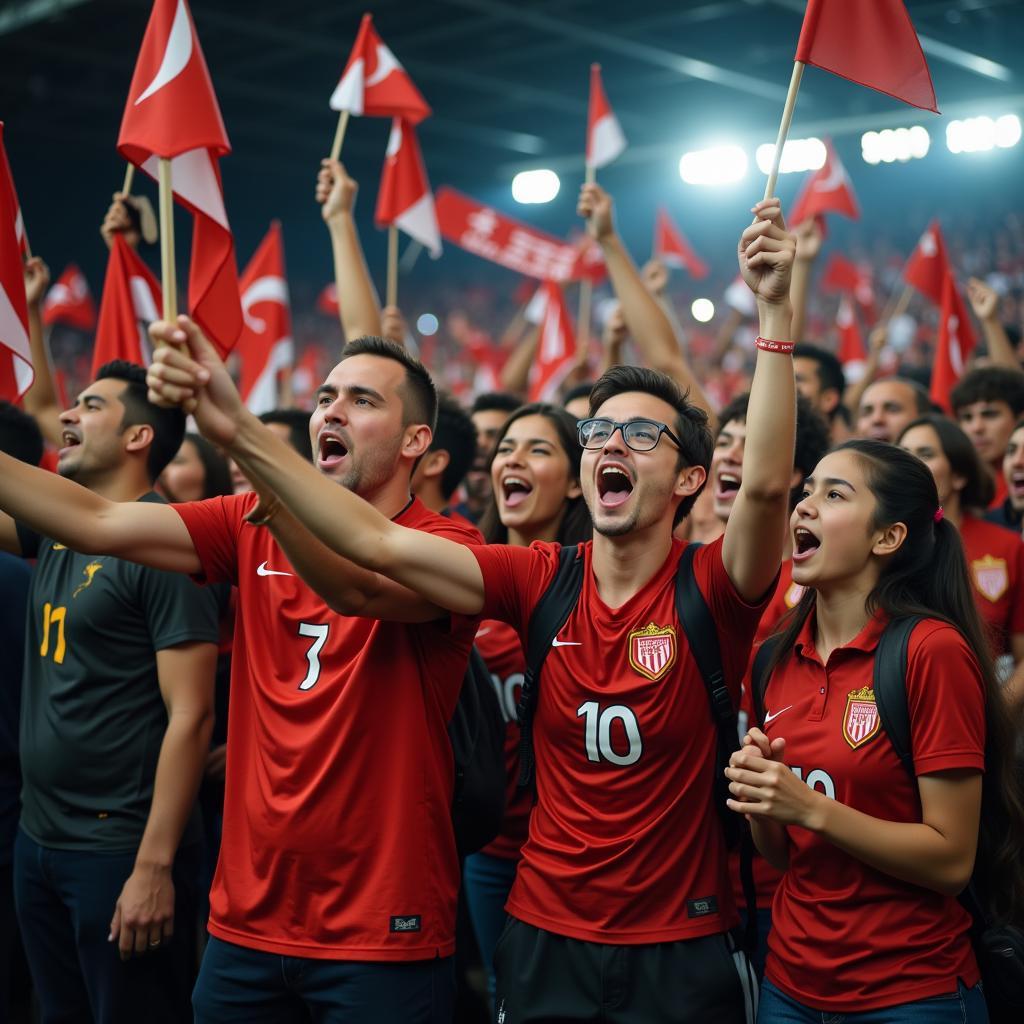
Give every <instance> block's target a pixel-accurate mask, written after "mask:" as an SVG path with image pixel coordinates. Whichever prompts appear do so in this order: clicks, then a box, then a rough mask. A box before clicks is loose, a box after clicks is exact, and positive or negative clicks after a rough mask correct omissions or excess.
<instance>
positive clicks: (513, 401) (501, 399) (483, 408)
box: [469, 391, 523, 416]
mask: <svg viewBox="0 0 1024 1024" xmlns="http://www.w3.org/2000/svg"><path fill="white" fill-rule="evenodd" d="M522 404H523V402H522V399H520V398H516V396H515V395H513V394H512V393H511V392H509V391H485V392H483V394H480V395H477V396H476V398H474V399H473V405H472V406H471V407H470V410H469V414H470V416H472V415H473V413H475V412H515V411H516V409H518V408H519V406H521V405H522Z"/></svg>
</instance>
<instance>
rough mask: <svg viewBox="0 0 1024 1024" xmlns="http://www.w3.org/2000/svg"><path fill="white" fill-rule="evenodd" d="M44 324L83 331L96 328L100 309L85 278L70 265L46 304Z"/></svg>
mask: <svg viewBox="0 0 1024 1024" xmlns="http://www.w3.org/2000/svg"><path fill="white" fill-rule="evenodd" d="M43 323H44V324H46V325H47V326H48V327H49V326H50V325H52V324H67V325H68V326H69V327H77V328H78V329H79V330H80V331H91V330H92V329H93V327H95V326H96V306H95V304H94V303H93V301H92V294H91V293H90V292H89V283H88V282H87V281H86V279H85V274H83V273H82V272H81V270H79V269H78V267H76V266H75V264H74V263H69V264H68V265H67V267H66V268H65V269H64V273H63V274H61V275H60V277H58V278H57V280H56V282H55V283H54V285H53V287H52V288H51V289H50V290H49V291H48V292H47V293H46V298H45V299H44V300H43Z"/></svg>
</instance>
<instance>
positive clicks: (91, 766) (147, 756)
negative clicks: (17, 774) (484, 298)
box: [18, 494, 218, 850]
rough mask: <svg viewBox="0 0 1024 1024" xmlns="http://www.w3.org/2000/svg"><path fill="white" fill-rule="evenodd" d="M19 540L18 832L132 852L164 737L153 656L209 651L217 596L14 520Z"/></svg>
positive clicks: (53, 842)
mask: <svg viewBox="0 0 1024 1024" xmlns="http://www.w3.org/2000/svg"><path fill="white" fill-rule="evenodd" d="M140 500H141V501H160V500H161V499H160V498H159V497H158V496H157V495H156V494H147V495H145V496H144V497H143V498H141V499H140ZM18 539H19V541H20V542H21V549H22V554H23V555H24V556H25V557H26V558H37V559H38V563H37V566H36V571H35V575H34V577H33V580H32V589H31V592H30V594H29V603H28V622H27V627H26V631H25V671H24V686H23V689H22V705H21V772H22V780H23V788H22V794H21V801H22V812H21V827H22V828H23V829H24V830H25V831H26V832H27V833H28V834H29V835H30V836H31V837H32V838H33V839H34V840H36V842H38V843H40V844H41V845H43V846H50V847H55V848H58V849H67V850H83V849H88V850H96V849H104V850H134V849H136V848H137V847H138V845H139V841H140V840H141V838H142V833H143V830H144V829H145V826H146V819H147V817H148V815H149V806H150V802H151V801H152V798H153V780H154V776H155V775H156V763H157V758H158V756H159V753H160V745H161V743H162V742H163V737H164V732H165V731H166V729H167V710H166V708H165V706H164V702H163V698H162V697H161V695H160V687H159V684H158V681H157V671H156V652H157V651H161V650H164V649H165V648H168V647H174V646H177V645H178V644H183V643H188V642H194V641H205V642H209V643H216V642H217V638H218V628H217V595H216V594H215V593H214V592H213V591H212V590H209V589H206V588H203V587H200V586H197V585H196V584H195V583H193V582H192V581H191V580H190V579H189V578H188V577H187V576H183V575H180V574H178V573H172V572H161V571H159V570H156V569H147V568H145V567H144V566H141V565H136V564H135V563H134V562H126V561H123V560H121V559H119V558H114V557H112V556H109V555H80V554H78V553H77V552H74V551H69V550H68V549H67V548H65V547H64V546H63V545H61V544H57V543H55V542H54V541H52V540H50V539H48V538H45V537H40V536H39V535H38V534H36V533H34V532H32V531H31V530H29V529H27V528H26V527H24V526H23V525H22V524H20V523H19V524H18ZM190 832H191V826H190V828H189V829H188V830H186V834H185V836H184V837H183V840H182V841H183V842H186V841H188V840H189V839H190V838H192V836H191V835H190Z"/></svg>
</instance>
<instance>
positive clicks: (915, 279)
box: [903, 220, 953, 306]
mask: <svg viewBox="0 0 1024 1024" xmlns="http://www.w3.org/2000/svg"><path fill="white" fill-rule="evenodd" d="M952 273H953V271H952V267H951V266H950V263H949V257H948V256H947V255H946V242H945V240H944V239H943V237H942V230H941V229H940V228H939V222H938V221H937V220H933V221H932V222H931V224H929V225H928V228H927V230H926V231H925V233H924V234H923V235H922V236H921V240H920V241H919V242H918V243H917V245H916V246H915V247H914V251H913V253H911V256H910V259H909V260H907V265H906V267H904V268H903V280H904V281H906V282H907V284H909V285H913V286H914V287H915V288H916V289H917V290H918V291H919V292H921V293H922V294H923V295H926V296H927V297H928V298H929V299H931V300H932V302H934V303H935V304H936V305H937V306H938V305H941V303H942V289H943V288H944V287H945V282H946V278H947V277H950V276H952Z"/></svg>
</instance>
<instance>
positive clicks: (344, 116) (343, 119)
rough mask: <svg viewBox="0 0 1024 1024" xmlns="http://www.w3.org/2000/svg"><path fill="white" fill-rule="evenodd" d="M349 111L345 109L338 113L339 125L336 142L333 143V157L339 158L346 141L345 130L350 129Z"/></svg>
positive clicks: (335, 133) (335, 137) (333, 158)
mask: <svg viewBox="0 0 1024 1024" xmlns="http://www.w3.org/2000/svg"><path fill="white" fill-rule="evenodd" d="M348 118H349V112H348V111H347V110H343V111H342V112H341V113H340V114H339V115H338V127H337V128H336V129H335V131H334V142H333V144H332V145H331V159H332V160H337V159H338V157H339V156H341V146H342V143H343V142H344V141H345V132H346V130H347V129H348Z"/></svg>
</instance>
